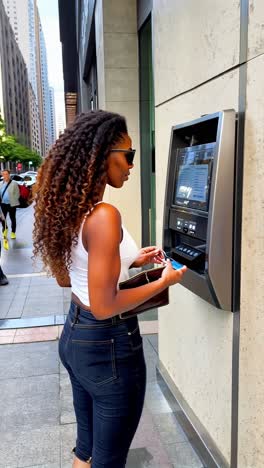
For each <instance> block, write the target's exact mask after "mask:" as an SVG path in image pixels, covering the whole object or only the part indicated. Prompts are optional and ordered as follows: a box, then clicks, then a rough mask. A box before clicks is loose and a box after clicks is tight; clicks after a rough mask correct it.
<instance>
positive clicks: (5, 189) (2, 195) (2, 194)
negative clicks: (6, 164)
mask: <svg viewBox="0 0 264 468" xmlns="http://www.w3.org/2000/svg"><path fill="white" fill-rule="evenodd" d="M11 182H12V179H11V180H10V181H9V182H8V184H7V185H6V187H5V188H4V191H3V193H1V198H2V200H3V197H4V194H5V193H6V191H7V189H8V186H9V185H10V184H11Z"/></svg>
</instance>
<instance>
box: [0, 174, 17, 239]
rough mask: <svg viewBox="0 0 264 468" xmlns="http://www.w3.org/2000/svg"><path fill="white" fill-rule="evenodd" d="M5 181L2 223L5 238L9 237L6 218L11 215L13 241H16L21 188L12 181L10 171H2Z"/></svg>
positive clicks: (0, 189)
mask: <svg viewBox="0 0 264 468" xmlns="http://www.w3.org/2000/svg"><path fill="white" fill-rule="evenodd" d="M2 176H3V181H2V182H1V183H0V195H1V208H2V211H3V214H4V217H5V219H4V221H2V232H3V237H7V234H8V227H7V224H6V217H7V214H9V217H10V220H11V236H10V237H11V239H16V207H17V206H18V205H19V193H20V192H19V188H18V184H17V183H16V182H15V181H14V180H12V179H11V177H10V171H9V170H8V169H4V170H3V171H2Z"/></svg>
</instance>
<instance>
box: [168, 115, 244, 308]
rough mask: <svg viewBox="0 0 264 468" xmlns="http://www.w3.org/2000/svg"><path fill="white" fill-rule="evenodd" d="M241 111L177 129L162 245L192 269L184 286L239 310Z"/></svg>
mask: <svg viewBox="0 0 264 468" xmlns="http://www.w3.org/2000/svg"><path fill="white" fill-rule="evenodd" d="M235 138H236V112H235V111H234V110H224V111H221V112H217V113H214V114H210V115H205V116H202V117H201V118H199V119H197V120H194V121H191V122H187V123H184V124H181V125H176V126H175V127H173V128H172V132H171V142H170V154H169V161H168V173H167V183H166V195H165V207H164V222H163V249H164V251H165V252H166V253H167V255H168V256H170V257H171V258H173V259H175V260H176V261H177V262H180V263H181V264H184V265H186V266H187V267H188V270H187V272H186V273H185V275H184V276H183V280H182V283H181V284H182V285H183V286H185V287H186V288H188V289H189V290H190V291H192V292H193V293H195V294H197V295H198V296H200V297H202V298H203V299H204V300H206V301H208V302H209V303H211V304H213V305H214V306H216V307H217V308H219V309H223V310H227V311H234V310H235V309H236V304H234V294H233V288H234V287H235V280H234V275H233V272H234V262H235V258H234V257H235V255H234V239H233V238H234V236H233V232H234V231H233V228H234V207H235V203H236V194H235Z"/></svg>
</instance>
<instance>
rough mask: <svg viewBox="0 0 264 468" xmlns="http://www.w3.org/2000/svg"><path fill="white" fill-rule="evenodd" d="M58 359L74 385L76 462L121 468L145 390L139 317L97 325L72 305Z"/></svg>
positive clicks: (90, 315) (112, 320) (84, 311)
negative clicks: (90, 462) (78, 460)
mask: <svg viewBox="0 0 264 468" xmlns="http://www.w3.org/2000/svg"><path fill="white" fill-rule="evenodd" d="M59 354H60V358H61V361H62V363H63V365H64V366H65V367H66V369H67V371H68V373H69V376H70V380H71V384H72V393H73V404H74V409H75V414H76V420H77V441H76V448H75V453H76V456H77V457H78V458H79V459H80V460H82V461H92V468H103V467H107V468H124V467H125V464H126V459H127V454H128V450H129V447H130V444H131V442H132V439H133V437H134V434H135V432H136V429H137V426H138V423H139V420H140V416H141V413H142V409H143V404H144V397H145V389H146V366H145V359H144V354H143V348H142V338H141V336H140V332H139V327H138V320H137V317H133V318H129V319H127V320H120V319H119V317H117V316H116V317H112V318H110V319H106V320H96V319H95V318H94V316H93V315H92V313H91V312H88V311H87V310H84V309H81V308H80V307H79V306H77V305H76V304H74V303H73V302H72V304H71V307H70V311H69V315H68V318H67V320H66V323H65V325H64V328H63V331H62V334H61V338H60V342H59Z"/></svg>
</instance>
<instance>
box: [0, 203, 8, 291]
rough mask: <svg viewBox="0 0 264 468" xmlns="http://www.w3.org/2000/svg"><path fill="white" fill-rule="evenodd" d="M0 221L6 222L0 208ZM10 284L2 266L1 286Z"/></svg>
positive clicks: (0, 274) (0, 272) (0, 269)
mask: <svg viewBox="0 0 264 468" xmlns="http://www.w3.org/2000/svg"><path fill="white" fill-rule="evenodd" d="M0 221H2V222H4V221H5V217H4V215H3V212H2V210H1V207H0ZM0 259H1V240H0ZM7 284H8V279H7V277H6V275H5V274H4V272H3V270H2V268H1V265H0V286H6V285H7Z"/></svg>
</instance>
